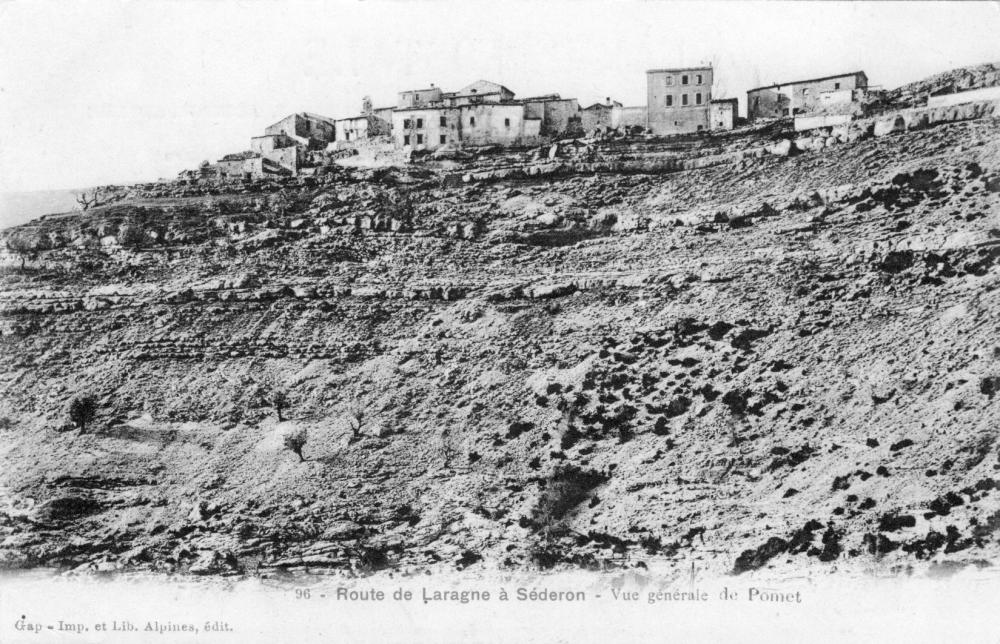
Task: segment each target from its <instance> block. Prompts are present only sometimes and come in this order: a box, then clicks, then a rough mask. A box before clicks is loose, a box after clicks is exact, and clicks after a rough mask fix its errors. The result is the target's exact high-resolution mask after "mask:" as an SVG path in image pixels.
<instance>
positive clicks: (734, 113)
mask: <svg viewBox="0 0 1000 644" xmlns="http://www.w3.org/2000/svg"><path fill="white" fill-rule="evenodd" d="M738 117H739V101H738V100H737V99H735V98H716V99H712V100H711V101H709V104H708V120H709V129H711V130H731V129H733V128H734V127H736V119H737V118H738Z"/></svg>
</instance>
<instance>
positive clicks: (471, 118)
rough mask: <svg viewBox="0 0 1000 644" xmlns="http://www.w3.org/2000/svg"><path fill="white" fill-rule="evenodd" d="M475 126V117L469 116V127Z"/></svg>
mask: <svg viewBox="0 0 1000 644" xmlns="http://www.w3.org/2000/svg"><path fill="white" fill-rule="evenodd" d="M475 124H476V117H475V116H470V117H469V125H475Z"/></svg>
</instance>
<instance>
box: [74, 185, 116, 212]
mask: <svg viewBox="0 0 1000 644" xmlns="http://www.w3.org/2000/svg"><path fill="white" fill-rule="evenodd" d="M107 197H108V196H107V194H106V193H105V191H104V189H103V188H94V189H93V190H91V191H90V196H87V191H86V190H84V191H83V192H81V193H80V194H78V195H77V196H76V203H77V204H79V206H80V210H83V211H87V210H90V209H91V208H96V207H98V206H103V205H104V204H106V203H107V202H108V198H107Z"/></svg>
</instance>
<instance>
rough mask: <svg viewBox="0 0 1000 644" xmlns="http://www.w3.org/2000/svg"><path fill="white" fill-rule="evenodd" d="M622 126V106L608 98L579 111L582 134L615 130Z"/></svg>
mask: <svg viewBox="0 0 1000 644" xmlns="http://www.w3.org/2000/svg"><path fill="white" fill-rule="evenodd" d="M621 124H622V104H621V103H619V102H618V101H612V100H611V98H610V97H608V98H607V99H605V101H604V102H603V103H594V104H593V105H589V106H587V107H585V108H583V109H581V110H580V126H581V127H582V128H583V131H584V133H586V134H590V133H591V132H593V131H595V130H599V131H605V130H617V129H618V128H619V127H621Z"/></svg>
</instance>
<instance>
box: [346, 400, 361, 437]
mask: <svg viewBox="0 0 1000 644" xmlns="http://www.w3.org/2000/svg"><path fill="white" fill-rule="evenodd" d="M347 418H348V422H349V423H350V425H351V440H358V439H359V438H361V428H362V427H363V426H364V422H365V407H364V405H362V404H361V401H360V400H354V401H353V402H352V403H351V404H350V406H349V407H348V408H347Z"/></svg>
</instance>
